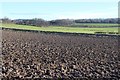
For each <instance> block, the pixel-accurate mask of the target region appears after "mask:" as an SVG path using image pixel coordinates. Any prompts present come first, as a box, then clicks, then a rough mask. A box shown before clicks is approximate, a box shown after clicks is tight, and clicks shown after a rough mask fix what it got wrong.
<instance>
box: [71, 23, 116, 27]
mask: <svg viewBox="0 0 120 80" xmlns="http://www.w3.org/2000/svg"><path fill="white" fill-rule="evenodd" d="M72 26H73V27H74V26H77V27H81V26H89V27H118V24H113V23H75V24H73V25H72Z"/></svg>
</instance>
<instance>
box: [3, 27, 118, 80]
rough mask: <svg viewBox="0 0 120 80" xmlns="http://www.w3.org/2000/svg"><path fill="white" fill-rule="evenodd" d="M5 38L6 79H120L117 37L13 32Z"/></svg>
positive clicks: (4, 68)
mask: <svg viewBox="0 0 120 80" xmlns="http://www.w3.org/2000/svg"><path fill="white" fill-rule="evenodd" d="M13 27H14V26H13ZM15 27H16V26H15ZM34 29H38V27H36V28H34ZM111 30H112V29H111ZM2 36H3V37H2V56H3V58H2V61H3V63H2V76H3V78H7V79H10V78H23V79H25V78H87V79H88V78H94V79H95V78H107V79H108V78H114V79H118V78H120V74H119V73H120V71H119V68H118V65H119V64H120V61H119V60H118V54H119V51H118V49H119V48H118V38H117V37H97V36H91V37H90V36H89V37H86V36H77V35H76V36H75V35H74V36H73V35H57V34H45V33H34V32H22V31H12V30H3V31H2Z"/></svg>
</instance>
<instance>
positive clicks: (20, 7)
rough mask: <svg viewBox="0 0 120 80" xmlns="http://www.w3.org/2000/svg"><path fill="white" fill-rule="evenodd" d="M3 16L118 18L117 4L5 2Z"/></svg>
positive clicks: (30, 17)
mask: <svg viewBox="0 0 120 80" xmlns="http://www.w3.org/2000/svg"><path fill="white" fill-rule="evenodd" d="M1 13H2V15H1V16H0V18H4V17H8V18H10V19H12V20H14V19H33V18H41V19H44V20H56V19H106V18H118V3H117V2H114V3H113V2H32V3H31V2H3V3H2V12H1Z"/></svg>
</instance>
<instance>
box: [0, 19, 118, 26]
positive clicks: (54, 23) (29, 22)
mask: <svg viewBox="0 0 120 80" xmlns="http://www.w3.org/2000/svg"><path fill="white" fill-rule="evenodd" d="M0 20H1V21H2V23H15V24H20V25H31V26H38V27H42V26H43V27H47V26H71V25H73V24H75V23H118V22H119V19H118V18H107V19H76V20H74V19H57V20H51V21H46V20H44V19H41V18H34V19H15V20H11V19H9V18H2V19H0Z"/></svg>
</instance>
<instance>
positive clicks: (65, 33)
mask: <svg viewBox="0 0 120 80" xmlns="http://www.w3.org/2000/svg"><path fill="white" fill-rule="evenodd" d="M2 30H13V31H24V32H36V33H45V34H57V35H74V36H75V35H81V36H97V37H120V35H112V34H101V33H98V34H90V33H70V32H53V31H40V30H25V29H16V28H3V27H2Z"/></svg>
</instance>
